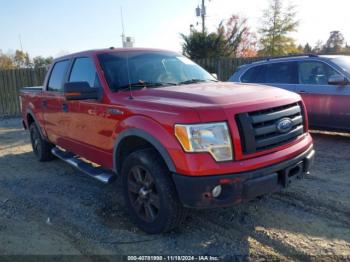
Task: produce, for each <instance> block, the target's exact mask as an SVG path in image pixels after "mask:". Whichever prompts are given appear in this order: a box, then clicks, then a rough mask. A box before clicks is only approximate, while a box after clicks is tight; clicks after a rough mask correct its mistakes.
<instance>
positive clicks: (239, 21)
mask: <svg viewBox="0 0 350 262" xmlns="http://www.w3.org/2000/svg"><path fill="white" fill-rule="evenodd" d="M247 23H248V19H247V18H245V17H240V16H238V15H232V16H231V17H230V18H229V19H228V20H227V22H226V24H223V22H221V23H220V25H219V27H218V30H217V31H218V34H219V35H220V34H221V35H223V37H224V38H225V40H226V45H225V46H226V50H227V53H228V54H229V56H230V57H248V56H255V55H256V43H257V41H256V36H255V34H253V33H252V32H251V31H250V28H249V27H248V25H247Z"/></svg>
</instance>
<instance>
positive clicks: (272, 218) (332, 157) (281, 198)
mask: <svg viewBox="0 0 350 262" xmlns="http://www.w3.org/2000/svg"><path fill="white" fill-rule="evenodd" d="M28 137H29V136H28V133H27V132H26V131H24V130H23V129H22V127H21V123H20V119H7V120H1V121H0V254H1V255H13V254H16V255H18V254H20V255H26V254H50V255H52V254H65V255H67V254H71V255H74V254H83V255H85V256H90V255H105V254H119V255H120V254H127V255H131V254H133V255H155V254H156V255H160V254H163V255H175V254H182V255H191V254H193V255H220V256H230V255H250V256H253V257H254V256H261V255H263V256H265V255H266V256H269V255H271V256H273V257H274V258H277V259H282V260H284V259H290V260H305V256H306V255H307V256H316V258H321V257H328V258H334V255H338V256H349V257H348V259H350V135H344V134H343V135H342V134H335V133H322V132H314V133H313V137H314V140H315V147H316V150H317V156H316V161H315V165H314V167H313V170H312V175H311V176H309V177H308V178H306V179H304V180H298V181H296V182H295V183H294V184H293V185H292V186H291V187H290V188H288V189H287V190H284V191H283V192H280V193H276V194H274V195H271V196H267V197H264V198H262V199H260V200H255V201H253V202H249V203H246V204H243V205H240V206H236V207H231V208H225V209H212V210H200V211H199V210H191V211H190V213H189V215H188V217H187V219H186V221H185V224H184V225H183V227H182V228H181V229H179V230H177V231H176V232H172V233H169V234H164V235H147V234H145V233H143V232H141V231H139V230H138V229H137V228H135V227H134V226H133V224H131V223H130V222H129V219H128V217H127V216H126V214H125V212H124V208H123V199H122V196H121V193H120V192H121V190H120V183H119V182H117V183H115V184H112V185H103V184H100V183H99V182H98V181H95V180H93V179H91V178H89V177H86V176H85V175H84V174H82V173H80V172H79V171H76V170H74V169H73V168H71V167H70V166H68V165H67V164H65V163H64V162H62V161H59V160H55V161H52V162H46V163H39V162H37V161H36V160H35V158H34V155H33V153H32V150H31V147H30V144H29V138H28ZM308 259H310V258H308Z"/></svg>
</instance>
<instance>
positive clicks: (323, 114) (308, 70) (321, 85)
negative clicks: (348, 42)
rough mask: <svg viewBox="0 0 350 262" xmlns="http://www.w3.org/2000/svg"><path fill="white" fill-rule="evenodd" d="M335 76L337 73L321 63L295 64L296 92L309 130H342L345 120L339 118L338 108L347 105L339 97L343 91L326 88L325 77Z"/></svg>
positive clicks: (340, 110)
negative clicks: (306, 116) (311, 128)
mask: <svg viewBox="0 0 350 262" xmlns="http://www.w3.org/2000/svg"><path fill="white" fill-rule="evenodd" d="M337 74H338V75H339V74H341V73H340V72H338V71H336V70H335V69H334V68H332V67H331V66H329V65H328V64H326V63H324V62H322V61H317V60H304V61H300V62H299V65H298V75H299V85H298V88H297V92H298V93H299V94H300V95H301V96H302V98H303V101H304V102H305V105H306V108H307V111H308V116H309V122H310V125H311V126H314V127H321V128H335V129H338V128H339V129H343V128H345V127H346V126H345V125H347V124H346V123H347V122H348V121H349V116H348V115H347V114H341V112H343V113H344V109H341V108H340V107H342V106H344V105H345V104H349V103H348V102H349V101H345V97H344V96H343V95H344V94H345V90H346V89H347V87H344V86H337V85H329V84H328V79H329V77H330V76H332V75H337ZM342 94H343V95H342ZM342 110H343V111H342ZM348 112H349V111H348Z"/></svg>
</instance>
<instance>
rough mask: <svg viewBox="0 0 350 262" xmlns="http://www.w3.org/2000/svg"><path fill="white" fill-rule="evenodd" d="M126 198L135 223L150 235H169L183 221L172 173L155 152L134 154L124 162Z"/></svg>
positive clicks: (123, 178)
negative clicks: (165, 233)
mask: <svg viewBox="0 0 350 262" xmlns="http://www.w3.org/2000/svg"><path fill="white" fill-rule="evenodd" d="M121 173H122V180H123V191H124V198H125V202H126V206H127V209H128V212H129V214H130V216H131V218H132V220H133V221H134V223H135V224H136V225H137V226H138V227H139V228H140V229H142V230H143V231H145V232H146V233H150V234H158V233H163V232H168V231H170V230H172V229H174V228H175V227H177V226H178V225H179V224H180V223H181V222H182V220H183V218H184V216H185V214H184V208H183V207H182V205H181V203H180V202H179V200H178V197H177V193H176V190H175V187H174V184H173V182H172V180H171V179H170V172H169V170H168V168H167V167H166V166H165V164H164V163H163V161H162V159H161V157H160V156H159V154H158V153H157V152H156V151H155V150H153V149H146V150H140V151H136V152H134V153H131V154H130V155H129V156H128V157H127V158H126V160H125V162H124V163H123V168H122V172H121Z"/></svg>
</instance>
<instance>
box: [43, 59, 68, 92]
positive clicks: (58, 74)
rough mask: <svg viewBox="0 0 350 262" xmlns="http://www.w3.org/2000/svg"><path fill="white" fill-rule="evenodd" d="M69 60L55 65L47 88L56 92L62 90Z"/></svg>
mask: <svg viewBox="0 0 350 262" xmlns="http://www.w3.org/2000/svg"><path fill="white" fill-rule="evenodd" d="M68 62H69V61H68V60H64V61H60V62H57V63H56V64H55V65H54V66H53V69H52V71H51V75H50V79H49V84H48V86H47V90H49V91H56V92H58V91H61V90H62V88H63V78H64V76H65V74H66V70H67V66H68Z"/></svg>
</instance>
